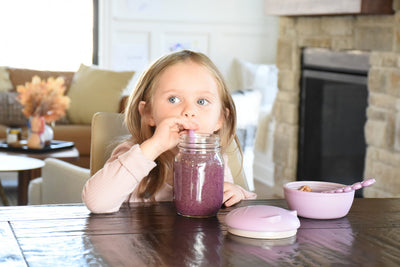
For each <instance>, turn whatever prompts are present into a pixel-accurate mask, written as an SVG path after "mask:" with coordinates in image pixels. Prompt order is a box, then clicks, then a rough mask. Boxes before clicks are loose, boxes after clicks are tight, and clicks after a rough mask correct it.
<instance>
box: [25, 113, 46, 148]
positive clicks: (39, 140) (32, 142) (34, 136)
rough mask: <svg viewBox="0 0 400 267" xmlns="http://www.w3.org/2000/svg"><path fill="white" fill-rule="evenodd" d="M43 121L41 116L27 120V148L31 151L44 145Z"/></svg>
mask: <svg viewBox="0 0 400 267" xmlns="http://www.w3.org/2000/svg"><path fill="white" fill-rule="evenodd" d="M45 125H46V124H45V121H44V117H43V116H31V117H30V118H29V124H28V128H29V135H28V143H27V145H28V147H29V148H31V149H42V148H43V147H44V145H45V140H44V130H45Z"/></svg>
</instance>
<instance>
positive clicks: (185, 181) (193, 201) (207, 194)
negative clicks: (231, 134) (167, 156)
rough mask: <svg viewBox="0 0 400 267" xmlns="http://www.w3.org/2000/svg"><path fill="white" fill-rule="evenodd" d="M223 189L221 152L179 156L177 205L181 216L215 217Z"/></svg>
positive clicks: (176, 188)
mask: <svg viewBox="0 0 400 267" xmlns="http://www.w3.org/2000/svg"><path fill="white" fill-rule="evenodd" d="M223 188H224V164H223V161H222V159H221V157H220V154H219V153H215V152H208V153H198V154H196V153H191V152H190V151H189V152H182V151H181V152H180V153H179V155H178V157H177V159H176V161H175V163H174V202H175V207H176V209H177V212H178V213H179V214H180V215H183V216H190V217H210V216H215V215H216V213H217V212H218V210H219V209H220V207H221V205H222V200H223V192H224V191H223V190H224V189H223Z"/></svg>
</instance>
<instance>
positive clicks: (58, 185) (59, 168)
mask: <svg viewBox="0 0 400 267" xmlns="http://www.w3.org/2000/svg"><path fill="white" fill-rule="evenodd" d="M91 127H92V129H91V131H92V139H91V149H90V150H91V152H90V170H89V169H86V168H81V167H78V166H75V165H73V164H71V163H68V162H64V161H61V160H58V159H52V158H49V159H46V160H45V163H46V164H45V166H44V167H43V168H42V177H40V178H36V179H34V180H32V181H31V182H30V183H29V189H28V204H29V205H39V204H62V203H81V202H82V199H81V193H82V189H83V186H84V185H85V183H86V181H87V180H88V179H89V178H90V177H91V175H93V174H94V173H96V172H97V171H98V170H99V169H101V168H102V167H103V165H104V163H105V162H106V161H107V159H108V158H109V157H110V154H111V152H112V151H113V149H114V148H115V147H116V145H117V144H118V143H119V142H118V141H120V140H121V138H122V137H123V136H125V135H128V134H129V131H128V129H127V128H126V126H125V125H124V124H123V114H121V113H109V112H98V113H95V114H94V116H93V119H92V126H91ZM227 154H228V161H229V167H230V169H231V171H232V175H233V177H234V181H235V183H236V184H238V185H240V186H242V187H243V188H245V189H247V190H248V185H247V181H246V177H245V174H244V171H243V168H242V166H241V164H240V162H241V161H240V154H239V153H238V149H237V145H236V143H232V144H231V145H230V147H229V148H228V150H227Z"/></svg>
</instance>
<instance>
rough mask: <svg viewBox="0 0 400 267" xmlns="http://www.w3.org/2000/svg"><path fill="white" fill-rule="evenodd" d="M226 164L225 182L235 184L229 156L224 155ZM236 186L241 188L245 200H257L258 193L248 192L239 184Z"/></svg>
mask: <svg viewBox="0 0 400 267" xmlns="http://www.w3.org/2000/svg"><path fill="white" fill-rule="evenodd" d="M224 162H225V170H224V181H225V182H229V183H232V184H234V181H233V176H232V172H231V170H230V169H229V165H228V156H227V155H224ZM235 185H236V186H237V187H239V189H240V191H241V192H242V193H243V195H244V198H245V199H256V198H257V194H256V193H254V192H250V191H247V190H246V189H244V188H243V187H241V186H240V185H237V184H235Z"/></svg>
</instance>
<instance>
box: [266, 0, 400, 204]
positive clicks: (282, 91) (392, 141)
mask: <svg viewBox="0 0 400 267" xmlns="http://www.w3.org/2000/svg"><path fill="white" fill-rule="evenodd" d="M393 9H394V10H395V13H394V14H393V15H343V16H303V17H301V16H300V17H281V18H280V22H279V23H280V26H279V38H278V45H277V57H276V65H277V67H278V69H279V76H278V88H279V91H278V94H277V97H276V100H275V105H274V111H273V112H274V118H275V122H276V124H275V131H274V140H273V143H274V144H273V147H274V151H273V162H274V187H273V190H274V193H275V194H276V195H278V196H282V194H283V193H282V186H283V184H285V183H287V182H290V181H294V180H296V178H297V163H298V132H299V99H300V98H299V93H300V77H301V54H302V50H303V48H306V47H313V48H326V49H330V50H332V51H347V50H361V51H366V52H369V53H370V61H369V63H370V69H369V71H368V106H367V110H366V114H367V121H366V123H365V126H364V135H365V140H366V145H367V148H366V156H365V167H364V177H365V178H375V179H376V180H377V182H376V184H375V185H374V186H372V187H369V188H366V189H365V190H364V197H400V1H394V4H393Z"/></svg>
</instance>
